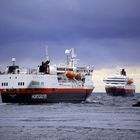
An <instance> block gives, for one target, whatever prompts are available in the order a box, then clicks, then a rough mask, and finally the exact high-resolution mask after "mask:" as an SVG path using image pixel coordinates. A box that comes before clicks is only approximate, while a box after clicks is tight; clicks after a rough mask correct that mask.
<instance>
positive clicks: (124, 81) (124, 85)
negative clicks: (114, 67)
mask: <svg viewBox="0 0 140 140" xmlns="http://www.w3.org/2000/svg"><path fill="white" fill-rule="evenodd" d="M103 81H104V82H105V90H106V93H107V94H108V95H112V96H133V95H134V93H135V85H134V82H133V79H132V78H129V77H128V76H126V72H125V69H120V70H119V72H117V74H115V75H113V76H109V77H107V79H105V80H103Z"/></svg>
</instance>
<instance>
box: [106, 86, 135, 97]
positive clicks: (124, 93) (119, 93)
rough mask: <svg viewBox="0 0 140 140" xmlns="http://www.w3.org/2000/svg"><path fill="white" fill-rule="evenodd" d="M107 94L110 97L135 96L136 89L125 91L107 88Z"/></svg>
mask: <svg viewBox="0 0 140 140" xmlns="http://www.w3.org/2000/svg"><path fill="white" fill-rule="evenodd" d="M105 90H106V93H107V94H108V95H110V96H134V93H135V90H134V89H124V88H116V87H109V88H105Z"/></svg>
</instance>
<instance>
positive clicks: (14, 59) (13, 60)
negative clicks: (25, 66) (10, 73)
mask: <svg viewBox="0 0 140 140" xmlns="http://www.w3.org/2000/svg"><path fill="white" fill-rule="evenodd" d="M15 63H16V58H12V64H13V66H15Z"/></svg>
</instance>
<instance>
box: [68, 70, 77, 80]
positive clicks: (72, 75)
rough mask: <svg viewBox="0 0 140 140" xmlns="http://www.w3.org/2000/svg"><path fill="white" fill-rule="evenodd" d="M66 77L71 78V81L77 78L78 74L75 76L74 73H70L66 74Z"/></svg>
mask: <svg viewBox="0 0 140 140" xmlns="http://www.w3.org/2000/svg"><path fill="white" fill-rule="evenodd" d="M66 76H67V78H69V79H73V78H74V77H75V76H76V74H75V73H74V72H73V71H68V72H67V73H66Z"/></svg>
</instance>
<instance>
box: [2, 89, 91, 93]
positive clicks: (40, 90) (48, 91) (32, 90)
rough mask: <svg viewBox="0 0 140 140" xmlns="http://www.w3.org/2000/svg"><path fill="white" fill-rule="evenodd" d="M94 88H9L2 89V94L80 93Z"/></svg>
mask: <svg viewBox="0 0 140 140" xmlns="http://www.w3.org/2000/svg"><path fill="white" fill-rule="evenodd" d="M92 91H93V89H69V88H68V89H59V88H46V89H7V90H1V94H12V93H13V94H38V93H40V94H51V93H72V92H73V93H79V92H81V93H82V92H92Z"/></svg>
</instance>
